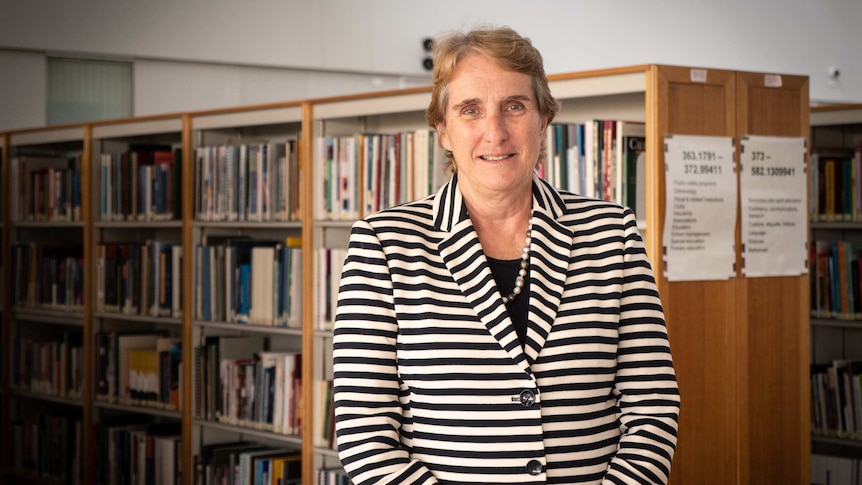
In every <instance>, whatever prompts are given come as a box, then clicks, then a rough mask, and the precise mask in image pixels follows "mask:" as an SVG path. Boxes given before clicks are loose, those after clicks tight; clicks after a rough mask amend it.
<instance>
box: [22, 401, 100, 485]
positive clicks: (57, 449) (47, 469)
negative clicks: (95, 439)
mask: <svg viewBox="0 0 862 485" xmlns="http://www.w3.org/2000/svg"><path fill="white" fill-rule="evenodd" d="M11 426H12V432H11V443H9V448H10V452H11V465H12V468H13V469H15V470H17V471H18V472H19V473H22V474H31V475H34V476H38V477H41V478H42V480H45V479H48V480H54V481H56V482H57V483H68V484H71V485H79V484H80V483H82V480H83V477H82V470H83V467H82V464H83V456H82V454H81V451H82V450H83V429H82V425H81V419H80V418H78V417H69V416H60V415H38V416H35V417H33V418H29V419H24V420H20V421H15V422H13V423H12V425H11Z"/></svg>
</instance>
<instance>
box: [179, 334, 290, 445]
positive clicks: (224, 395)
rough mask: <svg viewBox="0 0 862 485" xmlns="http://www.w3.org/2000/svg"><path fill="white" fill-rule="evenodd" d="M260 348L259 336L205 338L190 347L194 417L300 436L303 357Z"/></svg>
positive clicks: (261, 344)
mask: <svg viewBox="0 0 862 485" xmlns="http://www.w3.org/2000/svg"><path fill="white" fill-rule="evenodd" d="M265 347H266V339H265V338H264V337H257V336H243V337H218V336H209V337H206V339H205V341H204V344H203V345H201V346H199V347H197V348H195V364H194V374H195V388H194V394H195V406H194V415H195V417H197V418H199V419H206V420H211V421H212V420H215V421H219V422H222V423H226V424H230V425H234V426H243V427H248V428H253V429H258V430H264V431H271V432H273V433H277V434H285V435H296V434H299V430H300V426H301V424H302V355H301V354H300V353H299V352H292V351H275V350H265Z"/></svg>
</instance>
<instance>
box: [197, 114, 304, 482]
mask: <svg viewBox="0 0 862 485" xmlns="http://www.w3.org/2000/svg"><path fill="white" fill-rule="evenodd" d="M303 115H304V110H303V105H302V103H283V104H271V105H264V106H254V107H249V108H242V109H227V110H217V111H207V112H200V113H192V114H190V115H189V121H188V129H187V131H188V134H189V138H188V140H187V141H186V144H185V146H186V147H187V150H188V154H187V155H186V156H185V158H184V162H185V164H186V166H187V167H188V170H189V171H188V173H189V176H188V177H187V178H185V179H184V180H185V183H184V194H189V195H187V196H185V197H184V201H185V202H186V208H187V209H189V210H188V212H189V215H188V216H187V217H186V218H185V219H184V220H185V225H186V227H187V228H188V229H189V230H188V231H187V232H186V234H185V236H184V245H185V247H188V248H190V250H191V253H190V254H192V253H193V254H194V257H190V258H188V259H187V260H186V261H185V264H184V269H185V270H188V271H189V274H191V275H192V278H185V279H184V284H185V286H184V288H186V289H188V294H194V297H193V298H192V299H191V301H192V302H193V305H192V306H191V307H187V308H185V312H184V315H185V318H186V319H188V323H189V324H190V325H188V327H187V329H186V333H185V336H184V341H185V342H191V345H189V351H187V353H186V356H187V357H188V359H189V362H192V361H194V360H193V359H195V358H196V357H197V355H196V353H197V352H198V350H197V349H199V348H200V349H204V348H208V347H205V345H206V344H208V343H213V342H218V349H219V350H218V351H217V352H218V355H219V358H220V359H222V361H224V360H225V359H235V360H234V362H239V361H240V360H243V359H244V360H246V361H247V360H248V359H249V358H252V357H253V356H254V355H255V354H256V353H257V352H260V351H264V350H266V351H268V352H270V353H271V354H272V353H283V354H286V356H279V357H278V358H279V359H281V363H280V364H276V365H277V366H280V368H281V369H282V370H278V371H276V372H280V373H283V374H284V376H285V377H284V379H285V380H284V381H281V380H280V379H279V381H280V382H285V388H284V390H283V392H279V393H278V394H280V395H282V396H284V400H283V402H282V404H281V406H277V405H276V403H275V401H273V404H272V407H279V408H280V409H281V411H275V412H274V413H271V415H270V416H269V417H266V416H263V417H262V416H261V415H260V414H256V417H253V418H250V417H249V416H248V415H246V414H245V413H243V411H242V409H239V410H233V409H231V407H230V406H228V405H226V403H224V402H222V403H218V401H216V403H213V402H212V401H211V400H208V399H207V397H205V396H197V397H195V398H193V399H189V400H188V401H187V402H189V403H190V404H191V405H192V408H193V409H192V410H191V411H190V413H189V418H190V419H189V421H190V422H191V426H190V434H189V436H190V438H191V447H190V449H189V450H186V451H185V453H186V455H185V459H186V460H187V461H186V463H192V462H193V458H192V455H198V459H200V460H202V461H206V460H207V459H208V458H207V457H205V456H200V455H203V453H201V450H203V449H205V448H208V447H212V446H215V444H217V443H228V442H232V441H237V440H247V441H254V442H257V443H260V444H262V445H266V446H270V447H274V448H279V449H285V450H289V451H290V452H295V453H300V454H301V456H302V465H301V469H300V470H299V472H300V474H301V477H302V483H312V482H313V480H312V478H311V477H312V473H313V469H312V468H311V464H312V463H313V458H312V456H313V450H312V448H311V447H309V446H307V445H306V443H308V440H309V438H310V434H309V430H310V428H307V427H306V426H305V425H304V420H305V417H306V411H305V408H307V404H306V403H307V402H308V401H307V399H306V396H305V393H306V388H305V385H304V383H306V382H308V380H307V379H306V374H307V371H306V368H307V365H306V362H307V359H308V358H309V356H310V354H311V349H310V347H309V346H308V344H307V343H306V332H305V330H304V324H305V322H304V308H303V307H304V301H305V299H306V296H305V291H306V287H307V285H306V284H305V283H304V282H305V281H306V278H307V275H306V274H305V271H306V270H305V267H306V264H307V263H306V261H307V259H308V258H307V256H306V254H305V251H304V250H303V249H304V248H305V247H306V245H305V238H306V236H305V233H306V232H307V228H306V225H305V224H304V222H305V221H307V219H305V214H304V211H305V210H306V207H305V205H306V203H305V201H304V199H303V197H304V196H305V190H306V187H308V185H307V184H306V183H305V182H304V181H303V179H302V177H304V173H303V172H302V171H301V170H300V168H301V166H302V163H304V162H303V160H302V158H301V147H302V144H303V141H302V135H303ZM273 258H275V259H273ZM261 262H262V263H263V267H261V266H260V264H261ZM243 267H245V268H248V269H247V270H244V269H242V268H243ZM273 270H275V273H276V274H275V280H273V278H274V276H273V273H274V271H273ZM207 274H209V276H207ZM237 274H238V275H239V276H236V275H237ZM232 275H233V276H232ZM243 275H249V276H247V277H245V276H243ZM210 279H213V280H214V284H212V285H210V286H209V288H199V284H200V283H201V282H204V283H205V282H206V281H208V280H210ZM193 286H194V288H193ZM267 289H268V290H271V291H268V292H267V294H266V295H264V291H263V290H267ZM208 290H209V291H208ZM257 296H260V297H261V298H262V300H257V301H256V300H255V298H257ZM264 300H265V301H264ZM243 302H245V303H243ZM273 302H275V303H273ZM264 309H265V311H264ZM232 337H236V339H232ZM209 348H210V349H212V348H213V347H209ZM200 353H201V354H204V355H212V354H209V353H206V352H203V351H201V352H200ZM300 359H301V360H300ZM298 360H299V362H300V364H299V366H296V362H297V361H298ZM290 362H293V365H292V364H290ZM208 365H209V364H208ZM261 365H266V364H261ZM278 368H279V367H276V369H278ZM290 368H292V369H293V373H292V374H293V375H294V379H293V380H291V379H290V377H289V375H291V371H290V370H289V369H290ZM185 375H186V377H187V378H188V382H195V383H196V384H197V383H198V382H199V381H200V377H199V376H195V373H194V372H193V367H192V366H189V369H188V370H186V374H185ZM297 379H300V380H301V382H302V383H303V384H302V390H301V391H299V390H298V389H296V388H295V387H294V388H288V387H289V386H288V384H287V382H292V383H295V382H296V380H297ZM185 389H186V390H189V391H190V392H189V393H190V394H191V393H192V391H191V389H192V385H191V384H190V385H188V386H186V387H185ZM288 395H289V396H290V399H288V397H287V396H288ZM199 398H200V399H199ZM300 399H302V401H300ZM288 401H289V402H288ZM259 405H261V400H257V401H256V402H255V409H257V410H258V411H260V410H261V409H262V407H260V406H259ZM291 405H292V406H293V407H291ZM299 407H302V408H303V409H302V411H301V412H302V420H303V424H302V426H301V427H300V426H299V425H297V421H296V419H297V418H296V413H297V409H298V408H299ZM264 414H267V413H266V412H264ZM308 414H309V415H310V411H309V412H308ZM279 416H280V417H281V421H280V422H279V421H278V419H276V418H278V417H279Z"/></svg>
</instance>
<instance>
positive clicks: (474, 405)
mask: <svg viewBox="0 0 862 485" xmlns="http://www.w3.org/2000/svg"><path fill="white" fill-rule="evenodd" d="M457 183H458V181H457V176H455V177H453V178H451V179H450V180H449V182H448V183H447V184H445V185H444V186H443V187H442V188H441V189H440V190H439V191H438V192H437V193H436V194H434V195H431V196H429V197H428V198H425V199H423V200H419V201H415V202H411V203H408V204H404V205H401V206H398V207H394V208H391V209H387V210H385V211H382V212H379V213H377V214H374V215H372V216H369V217H367V218H366V219H364V220H361V221H358V222H356V223H355V224H354V225H353V228H352V231H351V235H350V243H349V249H348V252H347V258H346V260H345V263H344V268H343V272H342V277H341V286H340V289H339V295H338V308H337V312H336V320H335V332H334V337H333V338H334V347H333V349H334V350H333V365H334V368H333V370H334V380H335V382H334V393H335V415H336V416H335V430H336V437H337V438H336V439H337V443H338V454H339V458H340V459H341V463H342V465H343V466H344V469H345V470H346V471H347V473H348V474H349V475H350V478H351V480H352V481H353V483H354V484H355V485H365V484H372V483H373V484H399V485H404V484H434V483H439V484H477V485H478V484H481V485H488V484H504V483H519V484H522V483H548V484H576V483H577V484H581V483H590V484H599V483H603V484H604V483H614V484H616V483H620V484H621V483H625V484H635V483H636V484H654V483H666V482H667V479H668V475H669V473H670V466H671V460H672V458H673V453H674V450H675V446H676V435H677V421H678V413H679V392H678V388H677V384H676V377H675V374H674V369H673V364H672V361H671V353H670V347H669V344H668V339H667V332H666V328H665V322H664V315H663V311H662V307H661V302H660V301H659V295H658V292H657V290H656V286H655V280H654V278H653V274H652V269H651V267H650V264H649V262H648V261H647V258H646V252H645V250H644V246H643V241H642V240H641V238H640V236H639V235H638V232H637V227H636V222H635V218H634V215H633V214H632V212H631V211H630V210H629V209H626V208H623V207H621V206H618V205H615V204H612V203H608V202H603V201H597V200H593V199H588V198H585V197H581V196H578V195H574V194H571V193H566V192H558V191H556V190H555V189H553V188H552V187H551V186H550V185H548V184H547V183H546V182H545V181H543V180H542V179H540V178H538V177H534V180H533V227H532V244H531V247H530V272H529V278H530V287H529V288H530V292H529V313H528V328H527V336H526V343H525V345H523V346H522V345H521V344H520V341H519V339H518V337H517V335H516V333H515V330H514V326H513V324H512V322H511V320H510V319H509V317H508V314H507V312H506V309H505V306H504V305H503V303H502V301H501V295H500V292H499V291H498V290H497V286H496V285H495V283H494V279H493V277H492V276H491V270H490V269H489V266H488V262H487V260H486V258H485V256H484V254H483V252H482V248H481V245H480V243H479V239H478V237H477V236H476V232H475V231H474V228H473V225H472V223H471V221H470V218H469V217H468V216H467V213H466V209H465V205H464V201H463V199H462V198H461V194H460V191H459V190H458V186H457ZM520 297H521V298H523V297H524V295H521V296H520Z"/></svg>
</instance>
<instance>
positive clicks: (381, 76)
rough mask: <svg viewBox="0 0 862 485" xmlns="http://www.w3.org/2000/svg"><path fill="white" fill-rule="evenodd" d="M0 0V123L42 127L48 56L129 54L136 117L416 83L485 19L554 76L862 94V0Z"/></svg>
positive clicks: (822, 98)
mask: <svg viewBox="0 0 862 485" xmlns="http://www.w3.org/2000/svg"><path fill="white" fill-rule="evenodd" d="M3 3H6V4H8V5H0V130H2V129H9V128H17V127H24V126H33V125H39V124H42V123H44V99H38V98H39V97H40V96H41V97H44V94H40V93H44V89H42V90H41V91H39V87H38V85H39V83H40V82H41V79H43V78H44V67H43V66H42V67H40V65H39V64H40V62H39V59H40V58H41V57H42V56H43V55H44V54H45V53H48V54H57V55H76V54H81V55H86V56H94V55H95V56H104V57H108V58H118V59H128V60H133V61H134V62H135V97H136V99H135V115H144V114H153V113H164V112H176V111H186V110H194V109H208V108H212V107H221V106H234V105H243V104H255V103H258V102H269V101H280V100H288V99H301V98H308V97H317V96H328V95H334V94H343V93H349V92H365V91H371V90H375V89H390V88H397V87H405V86H409V85H415V84H425V83H427V79H428V78H427V73H426V72H425V71H424V70H423V69H422V66H421V60H422V58H423V57H424V55H425V54H424V52H423V51H422V48H421V42H422V39H423V38H425V37H430V36H433V35H435V34H437V33H439V32H441V31H444V30H449V29H459V28H464V27H470V26H473V25H475V24H479V23H487V24H494V25H510V26H512V27H514V28H515V29H517V30H518V31H519V32H521V33H522V34H524V35H527V36H529V37H530V38H532V39H533V41H534V43H535V44H536V46H537V47H538V48H539V49H540V50H541V51H542V52H543V54H544V57H545V62H546V69H547V71H548V73H549V74H553V73H558V72H569V71H581V70H586V69H594V68H602V67H615V66H622V65H632V64H644V63H663V64H678V65H686V66H702V67H712V68H727V69H740V70H750V71H758V72H780V73H787V74H805V75H808V76H810V78H811V84H810V85H811V99H812V100H813V101H816V102H858V101H862V56H860V55H859V48H860V46H862V29H860V28H859V22H860V21H862V2H860V1H858V0H818V1H805V0H754V1H752V0H748V1H746V0H726V1H715V0H711V1H707V0H690V1H684V0H613V1H591V0H532V1H523V0H435V1H433V2H416V1H409V0H407V1H405V0H317V1H312V0H247V1H242V2H240V1H236V0H182V1H176V0H149V1H146V2H133V1H117V0H79V1H75V2H68V1H62V0H40V1H28V2H23V1H12V0H3ZM2 49H5V50H2ZM16 50H23V51H25V52H15V51H16ZM42 64H44V63H43V62H42ZM830 66H838V67H840V69H841V77H840V78H839V79H838V80H837V81H834V80H831V79H830V78H829V76H828V71H829V68H830ZM10 73H14V75H12V76H10ZM40 76H41V77H40ZM22 99H24V100H28V102H26V103H25V102H22ZM22 105H23V106H22Z"/></svg>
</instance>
